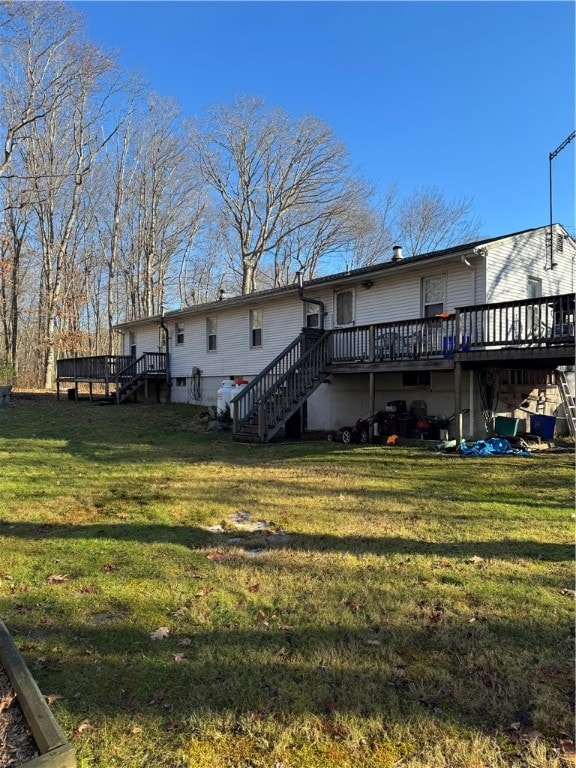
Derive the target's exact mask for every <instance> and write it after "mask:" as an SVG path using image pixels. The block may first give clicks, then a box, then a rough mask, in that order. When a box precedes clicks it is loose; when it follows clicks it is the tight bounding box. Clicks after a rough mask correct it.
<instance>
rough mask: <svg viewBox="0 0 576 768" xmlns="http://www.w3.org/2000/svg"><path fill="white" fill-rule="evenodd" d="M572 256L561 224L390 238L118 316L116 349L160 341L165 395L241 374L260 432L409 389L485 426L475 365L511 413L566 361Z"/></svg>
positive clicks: (208, 394)
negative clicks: (218, 293) (239, 287)
mask: <svg viewBox="0 0 576 768" xmlns="http://www.w3.org/2000/svg"><path fill="white" fill-rule="evenodd" d="M575 257H576V243H575V242H574V240H573V239H572V238H571V237H570V236H569V235H568V233H567V232H566V231H565V230H564V229H563V227H562V226H560V225H558V224H555V225H554V226H553V227H552V228H550V227H549V226H546V227H540V228H536V229H529V230H525V231H522V232H516V233H513V234H509V235H503V236H501V237H494V238H488V239H484V240H479V241H477V242H473V243H466V244H463V245H459V246H455V247H452V248H447V249H443V250H440V251H435V252H432V253H425V254H420V255H416V256H412V257H404V258H403V257H402V254H401V249H400V248H395V249H394V251H393V253H391V254H390V255H389V258H387V259H386V260H384V261H382V262H381V263H379V264H376V265H373V266H370V267H365V268H361V269H355V270H351V271H349V272H345V273H339V274H334V275H327V276H324V277H319V278H316V279H313V280H310V281H307V282H306V283H305V284H304V285H303V288H300V287H299V286H298V285H291V286H285V287H282V288H278V289H273V290H267V291H261V292H258V293H254V294H251V295H248V296H237V297H233V298H229V299H224V300H222V301H215V302H212V303H208V304H202V305H197V306H192V307H187V308H183V309H180V310H177V311H172V312H167V313H166V314H165V315H164V317H163V318H162V317H158V316H156V317H148V318H142V319H140V320H137V321H132V322H127V323H123V324H121V325H119V326H118V330H119V331H120V333H121V334H122V339H123V349H122V354H123V355H124V356H126V357H125V361H126V360H128V359H129V360H138V359H141V358H142V356H144V355H146V354H150V355H156V356H158V354H160V355H165V353H168V354H167V360H166V358H165V357H162V358H159V357H155V358H150V360H152V365H153V370H148V374H149V376H148V377H147V383H148V384H150V383H151V382H152V381H153V380H154V378H156V381H158V380H159V379H158V369H161V370H162V375H164V378H163V379H162V384H163V386H165V387H166V388H167V389H165V392H164V394H163V397H165V398H166V399H170V400H171V401H172V402H174V403H199V404H203V405H207V406H208V405H216V400H217V392H218V390H219V389H220V388H221V387H222V382H223V381H236V382H250V383H251V384H253V387H252V389H253V392H252V394H248V392H249V391H250V389H251V387H250V385H249V386H248V387H245V390H247V391H248V392H247V394H246V396H245V397H244V401H243V402H238V404H237V406H238V413H239V414H240V416H242V417H248V415H249V411H252V422H253V423H256V422H257V421H258V417H257V413H256V411H257V410H258V407H260V417H259V418H260V420H261V421H262V419H265V420H266V419H268V420H269V419H270V418H272V420H273V422H274V424H275V428H274V429H271V428H270V429H266V428H264V427H263V426H262V423H261V424H260V428H259V430H258V429H254V430H253V431H255V432H256V433H257V434H259V437H260V439H262V440H266V439H269V438H270V437H271V436H272V434H273V433H276V432H277V431H278V429H279V428H280V427H281V426H282V425H283V424H285V422H286V421H287V419H289V418H291V417H293V415H294V414H295V413H299V414H300V415H302V413H303V410H302V406H303V405H304V403H306V406H305V412H306V424H307V428H308V429H309V430H329V429H334V428H337V427H339V426H341V425H342V424H344V423H346V422H354V421H355V420H356V419H358V418H360V417H363V416H366V415H368V414H370V413H374V412H375V411H378V410H381V409H384V408H385V407H386V405H387V404H388V403H390V402H393V401H405V402H407V403H409V402H411V401H415V400H424V401H425V403H426V407H427V412H428V414H435V415H437V416H439V415H442V416H444V417H449V416H451V415H452V414H454V413H457V414H460V413H461V412H464V416H463V420H462V421H460V417H459V416H458V418H456V419H455V420H454V422H453V424H452V427H451V429H452V431H453V432H459V431H460V432H462V433H463V434H465V435H470V436H473V435H474V436H481V435H483V434H485V424H484V417H485V415H486V410H487V408H486V405H487V403H486V402H485V395H486V392H485V391H484V392H483V391H482V390H481V389H479V387H480V384H481V382H482V381H483V376H482V372H485V371H486V370H487V369H492V370H494V369H498V370H499V371H501V372H502V375H501V376H500V383H501V385H502V386H501V387H500V390H501V391H500V395H501V398H502V399H501V400H500V401H499V402H497V403H492V404H491V405H492V406H493V408H492V409H490V408H489V409H488V410H493V411H496V410H497V411H498V412H500V413H502V412H504V413H506V412H510V413H512V412H514V409H515V407H516V406H518V405H520V401H521V400H522V399H525V398H526V397H528V396H529V393H530V392H531V391H532V390H534V389H540V388H541V387H542V386H543V385H544V382H543V381H542V380H543V379H545V378H546V377H548V378H550V376H551V375H552V374H553V372H554V371H555V370H556V369H557V368H558V366H567V365H571V364H572V363H573V355H574V317H573V312H574V299H573V291H574V269H575ZM555 297H556V299H557V300H556V301H554V298H555ZM303 329H308V330H307V331H306V333H305V336H306V338H305V339H304V338H303V337H302V336H301V332H302V330H303ZM312 336H314V337H315V338H318V339H320V338H323V339H324V342H322V344H323V346H322V344H321V346H322V350H323V351H322V353H321V362H320V363H319V362H318V360H317V361H316V363H315V365H316V370H315V374H316V375H315V376H313V377H312V378H310V381H308V382H307V383H305V385H304V386H302V371H303V369H304V367H305V364H304V358H303V357H302V355H303V354H304V352H305V350H307V349H308V348H310V347H311V346H313V344H314V338H312ZM298 339H299V341H296V340H298ZM293 343H294V344H293ZM291 344H293V349H292V351H288V352H286V354H284V357H283V353H284V351H286V350H287V348H288V347H289V346H290V345H291ZM317 354H320V353H317ZM277 358H279V362H276V363H275V365H273V366H272V367H271V368H269V366H270V364H271V363H272V362H273V361H275V360H276V359H277ZM308 358H310V355H309V354H308V355H307V356H306V359H308ZM159 360H160V361H163V362H160V364H159V365H158V361H159ZM282 361H283V362H282ZM60 362H61V363H65V362H68V361H60ZM145 365H146V364H145ZM318 366H320V368H321V370H320V368H318ZM146 367H147V366H146ZM266 371H267V372H266ZM519 371H523V373H519ZM63 372H64V373H66V371H64V370H62V371H59V379H60V380H62V381H64V380H65V379H66V378H67V377H66V376H65V375H61V373H63ZM68 372H69V371H68ZM263 372H264V373H263ZM511 372H514V373H511ZM139 373H140V379H139V381H135V386H134V387H133V388H132V389H126V390H125V392H126V393H127V394H128V393H130V392H132V391H135V390H137V388H138V386H140V385H143V382H144V381H145V380H146V375H145V374H146V371H144V375H142V370H141V369H140V371H139ZM296 375H297V376H298V377H300V378H299V379H298V381H299V389H298V391H297V392H295V391H290V393H289V394H290V402H289V404H288V405H287V404H286V402H284V405H283V409H284V410H283V411H282V414H283V415H281V413H280V411H278V409H276V412H275V414H274V416H273V417H271V416H270V413H268V415H266V416H264V415H263V413H264V411H263V405H262V403H263V400H266V399H268V400H269V401H270V402H272V401H275V402H279V401H280V400H281V399H282V398H284V396H285V394H283V395H282V398H281V397H280V394H279V392H280V390H278V389H277V390H276V392H275V393H274V392H272V389H273V387H274V386H276V384H275V382H276V381H277V380H281V381H280V385H281V386H282V393H286V392H287V390H288V389H291V388H292V387H293V384H294V381H293V380H294V377H295V376H296ZM259 377H260V380H261V381H260V382H258V379H259ZM68 378H73V377H70V376H68ZM484 378H485V377H484ZM532 384H533V385H534V386H531V385H532ZM504 390H505V392H504ZM160 391H161V388H158V387H157V388H156V389H150V390H148V393H149V394H150V393H151V392H154V393H155V395H156V396H158V393H159V392H160ZM266 393H268V394H266ZM492 394H494V393H492ZM265 395H266V397H264V396H265ZM504 395H506V396H504ZM258 404H260V405H258ZM267 409H268V411H270V408H269V407H268V406H267ZM280 422H281V423H280ZM269 426H271V425H270V424H269Z"/></svg>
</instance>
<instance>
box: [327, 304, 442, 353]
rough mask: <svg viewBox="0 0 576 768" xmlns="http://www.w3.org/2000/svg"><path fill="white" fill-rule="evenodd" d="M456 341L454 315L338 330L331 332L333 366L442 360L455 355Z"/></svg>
mask: <svg viewBox="0 0 576 768" xmlns="http://www.w3.org/2000/svg"><path fill="white" fill-rule="evenodd" d="M455 338H456V316H455V315H448V316H442V317H432V318H421V319H418V320H403V321H399V322H395V323H377V324H375V325H363V326H356V327H354V328H336V329H335V330H333V331H332V362H333V363H345V362H349V363H355V362H368V363H372V362H385V361H386V362H393V361H396V360H419V359H422V358H427V357H441V356H443V355H449V354H451V353H453V351H454V347H455V346H456V343H455Z"/></svg>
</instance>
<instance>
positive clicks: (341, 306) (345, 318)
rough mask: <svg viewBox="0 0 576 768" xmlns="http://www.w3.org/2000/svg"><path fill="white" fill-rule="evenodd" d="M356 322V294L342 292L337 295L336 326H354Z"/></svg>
mask: <svg viewBox="0 0 576 768" xmlns="http://www.w3.org/2000/svg"><path fill="white" fill-rule="evenodd" d="M353 322H354V293H353V292H352V291H340V293H337V294H336V325H352V323H353Z"/></svg>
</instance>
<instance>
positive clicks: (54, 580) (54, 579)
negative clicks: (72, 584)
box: [46, 573, 68, 584]
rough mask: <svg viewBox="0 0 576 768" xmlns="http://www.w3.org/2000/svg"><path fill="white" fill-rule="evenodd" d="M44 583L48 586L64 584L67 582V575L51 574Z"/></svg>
mask: <svg viewBox="0 0 576 768" xmlns="http://www.w3.org/2000/svg"><path fill="white" fill-rule="evenodd" d="M46 581H47V582H48V584H64V582H65V581H68V574H67V573H53V574H52V576H48V578H47V579H46Z"/></svg>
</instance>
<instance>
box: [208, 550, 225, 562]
mask: <svg viewBox="0 0 576 768" xmlns="http://www.w3.org/2000/svg"><path fill="white" fill-rule="evenodd" d="M225 557H226V553H225V552H211V553H210V554H209V555H206V559H207V560H212V562H213V563H219V562H220V561H221V560H224V558H225Z"/></svg>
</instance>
